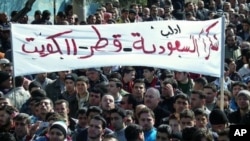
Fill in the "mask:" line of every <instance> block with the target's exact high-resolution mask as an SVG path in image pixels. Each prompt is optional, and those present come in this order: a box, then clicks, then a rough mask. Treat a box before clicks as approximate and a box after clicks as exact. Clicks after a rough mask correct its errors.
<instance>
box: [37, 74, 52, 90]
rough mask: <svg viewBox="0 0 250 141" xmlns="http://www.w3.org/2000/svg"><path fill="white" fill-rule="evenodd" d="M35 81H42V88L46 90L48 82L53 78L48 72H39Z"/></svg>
mask: <svg viewBox="0 0 250 141" xmlns="http://www.w3.org/2000/svg"><path fill="white" fill-rule="evenodd" d="M33 81H36V82H38V83H40V84H41V86H42V89H44V90H45V88H46V86H47V85H48V84H50V83H52V82H53V80H51V79H50V78H48V77H47V73H39V74H37V75H36V77H35V79H34V80H33Z"/></svg>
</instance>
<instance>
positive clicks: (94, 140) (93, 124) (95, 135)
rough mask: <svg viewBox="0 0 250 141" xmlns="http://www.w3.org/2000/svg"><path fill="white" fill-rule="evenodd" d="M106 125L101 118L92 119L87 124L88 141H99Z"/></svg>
mask: <svg viewBox="0 0 250 141" xmlns="http://www.w3.org/2000/svg"><path fill="white" fill-rule="evenodd" d="M106 125H107V124H106V120H105V119H104V118H103V117H102V116H99V115H97V116H95V117H93V118H92V119H91V120H90V123H89V128H88V141H101V140H102V136H103V135H104V131H105V128H106Z"/></svg>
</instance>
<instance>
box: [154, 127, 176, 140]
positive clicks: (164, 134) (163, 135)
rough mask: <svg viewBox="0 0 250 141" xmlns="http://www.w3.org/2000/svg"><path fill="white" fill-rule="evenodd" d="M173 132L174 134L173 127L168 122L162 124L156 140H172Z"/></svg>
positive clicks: (158, 129)
mask: <svg viewBox="0 0 250 141" xmlns="http://www.w3.org/2000/svg"><path fill="white" fill-rule="evenodd" d="M171 134H172V130H171V127H170V126H169V125H167V124H161V125H160V126H159V127H158V128H157V135H156V141H170V140H171Z"/></svg>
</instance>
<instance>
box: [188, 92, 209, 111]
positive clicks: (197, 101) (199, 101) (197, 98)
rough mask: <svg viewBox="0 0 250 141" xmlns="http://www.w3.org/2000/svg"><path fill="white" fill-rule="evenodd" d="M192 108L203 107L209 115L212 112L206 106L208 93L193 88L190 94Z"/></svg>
mask: <svg viewBox="0 0 250 141" xmlns="http://www.w3.org/2000/svg"><path fill="white" fill-rule="evenodd" d="M190 102H191V109H192V110H193V111H194V110H195V109H198V108H201V109H203V110H204V111H205V112H206V114H207V115H209V114H210V110H208V108H207V107H206V94H204V92H203V91H201V90H192V91H191V96H190Z"/></svg>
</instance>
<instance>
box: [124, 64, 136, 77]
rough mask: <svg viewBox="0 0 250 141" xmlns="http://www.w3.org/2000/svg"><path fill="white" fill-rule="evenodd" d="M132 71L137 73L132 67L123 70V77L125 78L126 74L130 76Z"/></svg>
mask: <svg viewBox="0 0 250 141" xmlns="http://www.w3.org/2000/svg"><path fill="white" fill-rule="evenodd" d="M132 71H135V68H133V67H131V66H126V67H124V68H123V69H122V76H124V74H125V73H126V74H128V73H130V72H132Z"/></svg>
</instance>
